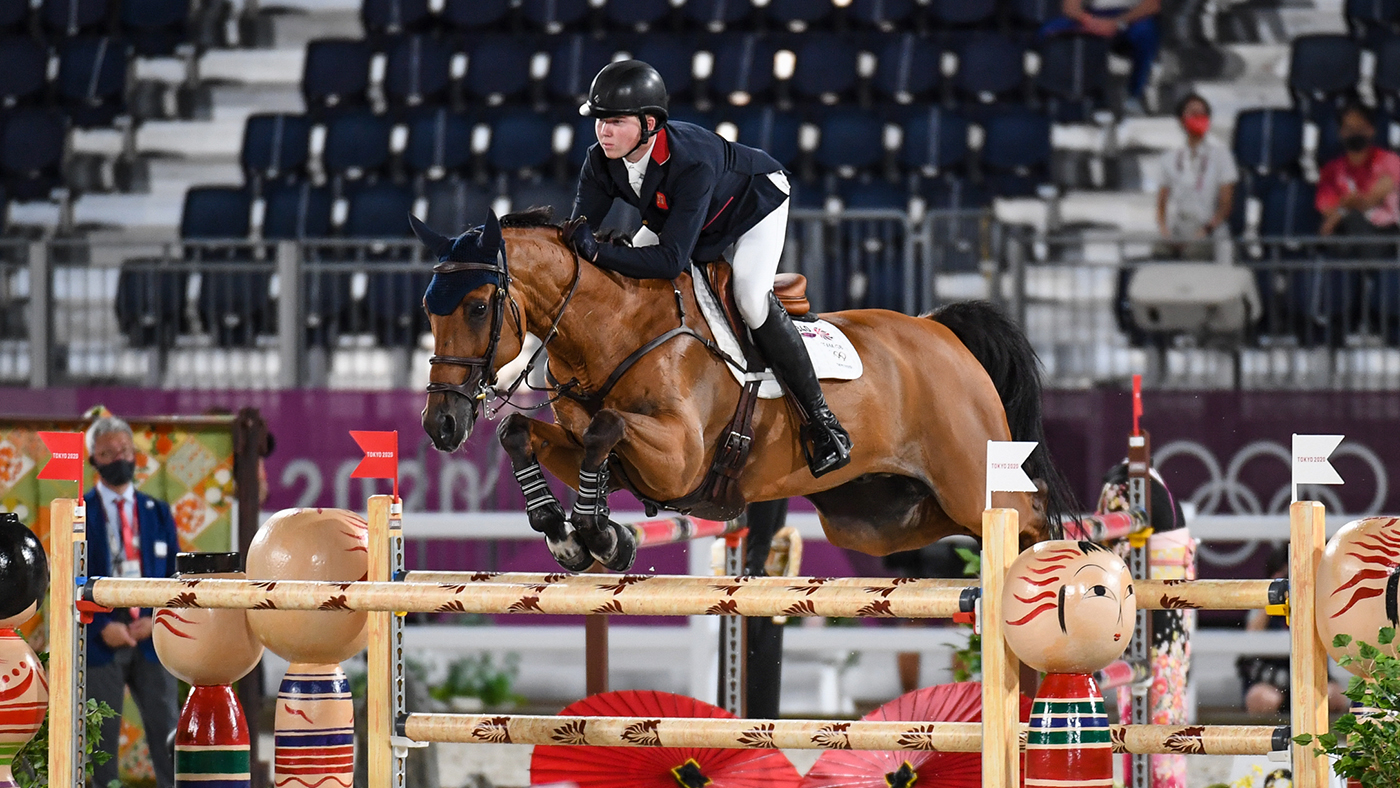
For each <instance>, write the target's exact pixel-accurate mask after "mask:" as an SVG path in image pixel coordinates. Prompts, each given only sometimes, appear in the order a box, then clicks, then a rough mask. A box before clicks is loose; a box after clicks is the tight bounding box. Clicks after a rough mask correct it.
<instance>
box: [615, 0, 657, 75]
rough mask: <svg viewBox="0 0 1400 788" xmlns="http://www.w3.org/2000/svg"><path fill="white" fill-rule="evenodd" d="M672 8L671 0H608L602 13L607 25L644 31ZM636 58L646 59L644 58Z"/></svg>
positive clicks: (649, 28) (653, 25) (620, 28)
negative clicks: (604, 15)
mask: <svg viewBox="0 0 1400 788" xmlns="http://www.w3.org/2000/svg"><path fill="white" fill-rule="evenodd" d="M673 8H674V6H672V5H671V0H608V4H607V5H606V6H604V8H603V13H604V14H606V15H607V20H608V24H609V26H611V27H613V28H615V29H618V30H634V31H636V32H638V33H646V32H648V31H650V30H651V29H652V28H654V27H656V26H657V25H659V24H661V22H662V21H663V20H665V18H666V17H667V15H669V14H670V13H671V11H672V9H673ZM638 59H639V60H646V58H638ZM647 62H648V63H650V62H651V61H649V60H648V61H647ZM652 65H655V64H654V63H653V64H652ZM662 76H663V77H664V76H665V75H664V74H663V75H662ZM666 86H667V87H670V86H671V83H670V81H669V80H667V82H666Z"/></svg>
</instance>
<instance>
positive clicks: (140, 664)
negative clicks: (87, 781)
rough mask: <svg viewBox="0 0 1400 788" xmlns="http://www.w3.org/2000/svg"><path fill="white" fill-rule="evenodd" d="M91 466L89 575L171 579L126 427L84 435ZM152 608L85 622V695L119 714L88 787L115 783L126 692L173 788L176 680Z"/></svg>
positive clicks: (106, 732) (162, 777) (168, 543)
mask: <svg viewBox="0 0 1400 788" xmlns="http://www.w3.org/2000/svg"><path fill="white" fill-rule="evenodd" d="M87 450H88V456H89V458H90V459H89V462H91V463H92V465H93V466H94V467H96V468H97V474H98V482H97V485H96V487H94V488H93V489H92V490H90V491H88V493H87V495H85V496H83V503H84V504H85V505H86V506H87V513H88V515H87V545H88V560H89V565H88V570H89V571H90V572H91V573H92V574H93V575H106V576H110V577H170V576H171V575H173V574H175V554H176V553H178V552H179V551H180V542H179V538H178V537H177V535H176V531H175V518H174V517H172V516H171V514H170V506H169V505H167V504H166V503H165V502H163V501H158V500H156V499H155V498H152V497H151V496H149V495H146V494H145V493H142V492H137V491H136V484H135V481H134V477H135V473H136V444H135V440H134V438H133V436H132V433H131V427H130V425H128V424H127V423H126V422H125V421H122V420H121V419H118V418H115V417H112V416H105V417H103V418H100V419H98V420H97V421H95V422H93V424H92V426H91V427H90V428H88V431H87ZM151 613H152V611H151V609H150V608H134V607H133V608H125V607H122V608H117V609H115V610H113V611H112V612H110V613H95V614H93V618H92V623H91V624H88V633H87V659H88V673H87V686H88V697H90V698H95V699H97V700H100V701H103V702H105V703H106V704H107V705H108V706H111V707H112V708H113V709H116V710H117V712H118V716H117V717H115V718H112V719H109V720H106V721H104V722H103V723H102V741H101V742H100V743H99V744H98V745H97V746H98V749H100V750H102V751H103V752H107V753H110V754H111V755H112V758H111V760H109V761H107V762H106V763H104V764H102V765H100V766H97V767H96V769H95V770H94V772H93V784H94V785H100V786H106V785H108V784H109V783H111V782H112V781H113V780H116V779H117V747H118V739H119V736H120V729H121V717H120V712H121V708H122V697H123V694H124V692H125V690H126V689H128V688H130V690H131V697H132V699H134V700H135V701H136V707H137V709H139V710H140V712H141V722H142V724H143V725H144V726H145V729H146V741H147V742H149V743H150V752H151V766H152V767H153V768H154V771H155V773H156V784H157V786H158V788H173V786H174V785H175V765H174V761H173V753H172V751H171V748H170V747H168V746H167V741H168V740H169V738H170V733H171V731H173V730H174V729H175V721H176V719H177V716H178V715H177V712H176V708H175V705H176V686H175V677H174V676H172V675H170V673H169V672H168V671H166V669H165V668H164V667H163V666H162V665H161V664H160V659H159V658H158V657H156V651H155V646H154V645H153V644H152V642H151V621H152V618H151Z"/></svg>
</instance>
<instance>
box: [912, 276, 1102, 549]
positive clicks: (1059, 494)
mask: <svg viewBox="0 0 1400 788" xmlns="http://www.w3.org/2000/svg"><path fill="white" fill-rule="evenodd" d="M927 317H929V318H930V319H932V320H936V321H937V322H939V323H942V324H943V325H945V326H947V327H948V330H950V331H952V332H953V335H954V336H956V337H957V338H958V339H959V340H960V341H961V342H962V343H963V344H964V345H966V346H967V349H968V350H970V351H972V355H973V356H974V357H976V359H977V361H978V362H979V363H980V364H981V365H982V368H983V369H985V370H987V375H988V376H990V377H991V379H992V383H993V384H994V385H995V386H996V389H997V394H998V395H1000V396H1001V405H1002V409H1003V410H1005V411H1006V421H1007V424H1008V425H1010V427H1011V439H1012V440H1018V441H1035V442H1036V443H1038V444H1039V445H1038V446H1036V449H1035V451H1034V452H1032V453H1031V456H1030V459H1028V460H1027V462H1026V470H1027V471H1028V472H1029V474H1030V476H1031V478H1033V479H1041V480H1043V481H1044V482H1045V485H1046V487H1047V490H1046V496H1045V516H1046V520H1047V521H1048V523H1049V524H1050V532H1051V533H1052V534H1059V533H1060V528H1059V523H1060V522H1061V521H1062V520H1063V519H1065V518H1074V517H1077V516H1078V515H1079V502H1078V498H1077V496H1075V494H1074V490H1073V489H1071V488H1070V485H1069V482H1068V481H1066V480H1065V477H1064V475H1063V474H1061V473H1060V470H1059V469H1058V468H1056V467H1055V463H1054V462H1053V461H1052V460H1051V459H1050V450H1049V449H1048V448H1047V447H1046V445H1045V425H1044V423H1043V422H1042V420H1041V411H1040V404H1041V403H1040V394H1041V381H1040V358H1039V357H1038V356H1036V354H1035V349H1034V348H1032V347H1031V343H1030V340H1028V339H1027V338H1026V334H1025V332H1023V331H1022V330H1021V327H1020V326H1018V325H1016V323H1014V322H1013V321H1012V320H1011V319H1010V318H1009V317H1007V316H1006V314H1005V313H1003V312H1002V311H1001V310H1000V309H998V308H997V307H995V306H993V305H992V304H990V303H988V302H986V301H958V302H954V303H951V304H947V305H946V306H943V307H940V308H938V309H936V310H934V311H933V312H931V313H930V314H929V315H927Z"/></svg>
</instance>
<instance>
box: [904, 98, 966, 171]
mask: <svg viewBox="0 0 1400 788" xmlns="http://www.w3.org/2000/svg"><path fill="white" fill-rule="evenodd" d="M903 128H904V144H903V146H902V147H901V148H900V161H901V162H902V163H903V164H904V166H905V167H907V168H909V169H911V170H916V171H918V172H921V173H923V174H924V175H927V176H934V175H939V174H941V173H944V172H946V171H948V170H958V169H961V168H962V167H963V166H964V165H965V164H966V163H967V155H968V147H967V129H968V123H967V119H966V118H964V117H962V116H961V115H959V114H957V113H955V112H950V111H948V110H946V109H941V108H939V107H934V106H930V107H927V108H924V107H920V108H918V109H917V110H915V111H913V112H910V113H909V114H908V116H907V117H906V118H905V120H904V123H903Z"/></svg>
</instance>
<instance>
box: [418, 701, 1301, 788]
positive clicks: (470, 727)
mask: <svg viewBox="0 0 1400 788" xmlns="http://www.w3.org/2000/svg"><path fill="white" fill-rule="evenodd" d="M1018 705H1019V704H1018ZM982 727H983V726H982V724H981V723H976V722H909V721H879V722H867V721H857V722H842V721H833V720H750V719H719V718H711V719H693V718H679V717H675V718H667V717H662V718H657V717H562V716H542V715H540V716H536V715H524V714H519V715H511V714H504V715H499V714H410V715H408V716H407V717H406V718H405V719H404V722H403V725H402V726H401V728H402V730H401V733H402V734H404V735H406V736H408V737H409V738H411V739H414V740H415V741H428V742H467V743H477V742H480V743H494V744H544V745H550V744H567V745H587V746H598V747H705V748H711V747H713V748H721V749H774V748H780V749H804V750H812V749H826V750H892V751H919V750H924V751H928V750H938V751H941V752H978V751H984V752H985V750H984V749H983V744H984V742H985V738H984V734H983V731H982ZM1111 727H1112V730H1113V740H1114V742H1115V744H1114V749H1115V751H1117V752H1143V753H1169V752H1193V753H1198V754H1202V755H1264V754H1267V753H1269V752H1271V751H1272V750H1273V749H1274V748H1275V747H1276V746H1277V744H1278V742H1279V741H1280V740H1282V739H1285V738H1286V737H1287V730H1288V729H1287V728H1279V727H1274V726H1272V725H1205V726H1185V725H1114V726H1111ZM1025 729H1026V726H1022V725H1021V724H1020V722H1016V723H1015V724H1014V725H1013V728H1012V731H1011V734H1010V736H1009V737H1008V738H1007V739H1006V740H1005V741H1006V742H1007V743H1008V745H1009V746H1008V747H1007V748H1006V749H1007V750H1009V751H1010V752H1011V753H1012V755H1013V756H1016V755H1017V753H1018V752H1019V750H1020V747H1019V745H1018V744H1017V742H1018V741H1019V740H1020V738H1021V734H1022V733H1023V732H1024V731H1025ZM982 784H983V786H987V787H988V788H990V787H991V786H993V785H995V784H994V783H993V782H991V781H990V780H988V779H987V775H986V773H985V772H984V773H983V782H982Z"/></svg>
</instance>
